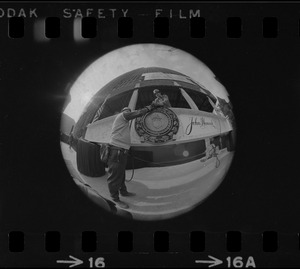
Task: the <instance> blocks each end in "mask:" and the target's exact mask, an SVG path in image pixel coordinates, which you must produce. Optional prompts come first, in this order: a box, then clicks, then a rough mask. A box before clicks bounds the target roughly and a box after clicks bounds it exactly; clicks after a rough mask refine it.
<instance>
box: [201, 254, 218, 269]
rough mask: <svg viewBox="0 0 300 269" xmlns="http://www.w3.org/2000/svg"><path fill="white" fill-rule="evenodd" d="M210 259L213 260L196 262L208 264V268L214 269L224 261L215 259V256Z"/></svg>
mask: <svg viewBox="0 0 300 269" xmlns="http://www.w3.org/2000/svg"><path fill="white" fill-rule="evenodd" d="M208 257H209V258H210V259H211V260H208V261H202V260H195V263H208V264H209V266H208V267H214V266H217V265H220V264H222V263H223V261H221V260H219V259H217V258H215V257H213V256H209V255H208Z"/></svg>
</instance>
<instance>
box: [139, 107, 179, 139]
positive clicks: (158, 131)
mask: <svg viewBox="0 0 300 269" xmlns="http://www.w3.org/2000/svg"><path fill="white" fill-rule="evenodd" d="M178 128H179V120H178V117H177V115H176V114H175V113H174V112H173V111H172V110H171V109H168V108H166V107H160V108H156V109H155V110H153V111H151V112H149V113H147V114H145V115H144V116H142V117H139V118H137V119H136V121H135V130H136V132H137V134H138V135H139V136H140V137H143V139H144V141H147V142H149V143H153V144H159V143H165V142H167V141H169V140H172V139H173V135H175V134H177V132H178Z"/></svg>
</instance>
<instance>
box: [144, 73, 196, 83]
mask: <svg viewBox="0 0 300 269" xmlns="http://www.w3.org/2000/svg"><path fill="white" fill-rule="evenodd" d="M142 76H144V80H155V79H169V80H177V81H183V82H186V83H190V84H194V85H195V83H194V82H192V81H191V80H190V79H189V78H188V77H185V76H182V75H177V74H168V73H162V72H153V73H145V74H143V75H142Z"/></svg>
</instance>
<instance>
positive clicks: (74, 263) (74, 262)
mask: <svg viewBox="0 0 300 269" xmlns="http://www.w3.org/2000/svg"><path fill="white" fill-rule="evenodd" d="M69 258H70V259H72V260H70V261H69V260H60V261H56V262H57V263H70V266H69V268H71V267H75V266H78V265H80V264H82V263H83V261H82V260H80V259H77V258H75V257H73V256H71V255H69Z"/></svg>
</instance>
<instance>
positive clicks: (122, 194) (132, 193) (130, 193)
mask: <svg viewBox="0 0 300 269" xmlns="http://www.w3.org/2000/svg"><path fill="white" fill-rule="evenodd" d="M120 194H121V196H126V197H132V196H135V195H136V194H135V193H134V192H129V191H124V192H120Z"/></svg>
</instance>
